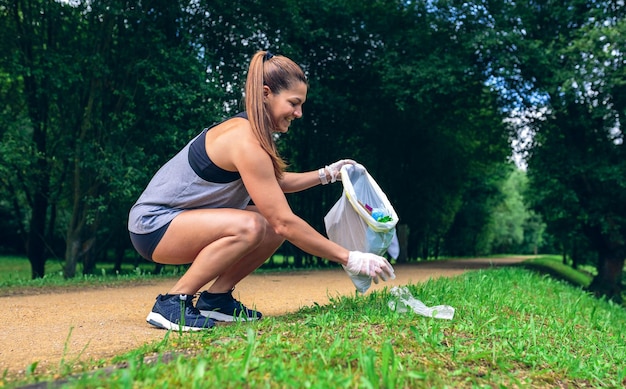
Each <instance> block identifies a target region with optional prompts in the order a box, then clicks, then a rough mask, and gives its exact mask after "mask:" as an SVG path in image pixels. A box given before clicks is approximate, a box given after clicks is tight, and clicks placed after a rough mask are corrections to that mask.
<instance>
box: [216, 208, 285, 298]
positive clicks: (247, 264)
mask: <svg viewBox="0 0 626 389" xmlns="http://www.w3.org/2000/svg"><path fill="white" fill-rule="evenodd" d="M248 210H250V211H254V212H257V210H256V207H253V206H251V207H248ZM263 220H265V218H263ZM265 223H266V224H267V221H265ZM284 241H285V239H284V238H283V237H281V236H280V235H278V234H276V233H275V232H274V230H273V229H272V227H271V226H270V225H269V224H267V225H266V227H265V235H264V236H263V239H262V240H261V244H259V245H258V246H257V247H256V249H254V250H252V251H251V252H249V253H248V254H247V255H245V256H244V257H242V258H241V260H239V261H238V262H236V263H235V264H233V265H232V266H231V267H230V268H228V269H226V271H224V272H223V273H222V274H220V275H219V276H218V277H217V279H216V280H215V282H214V283H213V284H212V285H211V287H210V288H209V292H211V293H223V292H228V291H230V290H231V289H233V288H234V287H235V285H237V283H238V282H239V281H241V280H242V279H244V278H245V277H247V276H248V275H249V274H250V273H252V272H253V271H254V270H256V269H258V268H259V267H260V266H261V265H263V263H265V261H267V259H268V258H269V257H270V256H271V255H272V254H274V252H275V251H276V250H277V249H278V248H279V247H280V245H281V244H283V242H284Z"/></svg>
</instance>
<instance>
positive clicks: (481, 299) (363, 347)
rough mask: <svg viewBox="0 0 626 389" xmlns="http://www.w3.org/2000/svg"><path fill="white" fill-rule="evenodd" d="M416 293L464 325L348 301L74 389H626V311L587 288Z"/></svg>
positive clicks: (228, 334) (479, 284) (217, 333)
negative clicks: (130, 388) (210, 388)
mask: <svg viewBox="0 0 626 389" xmlns="http://www.w3.org/2000/svg"><path fill="white" fill-rule="evenodd" d="M409 289H410V290H411V292H412V294H413V295H414V296H416V298H418V299H420V300H421V301H423V302H424V303H425V304H426V305H428V306H433V305H438V304H449V305H451V306H453V307H455V308H456V313H455V316H454V318H453V320H450V321H447V320H437V319H431V318H425V317H422V316H418V315H415V314H411V313H409V314H401V313H396V312H394V311H392V310H390V308H389V307H388V302H389V301H390V300H391V299H392V296H391V295H390V294H389V293H388V291H386V290H385V291H381V292H376V293H372V294H369V295H366V296H358V297H339V298H335V299H333V300H332V302H331V304H329V305H328V306H313V307H307V308H303V309H301V310H300V311H299V312H297V313H294V314H289V315H286V316H281V317H267V318H264V319H263V320H262V321H260V322H256V323H248V324H235V325H230V326H218V327H215V328H214V329H212V330H211V331H208V332H204V333H190V334H178V333H175V332H171V333H167V334H166V335H165V336H164V339H163V341H161V342H158V343H155V344H152V345H148V346H145V347H143V348H141V349H139V350H136V351H134V352H131V353H129V354H127V355H124V356H119V357H116V358H115V359H114V361H113V363H118V365H119V366H120V368H118V369H103V370H96V371H95V372H94V371H93V370H89V369H87V370H85V371H84V372H83V373H82V375H80V374H79V375H76V374H75V373H74V375H72V377H68V379H69V381H68V382H66V383H64V387H68V388H82V387H92V386H94V385H95V386H106V387H113V388H116V387H128V386H140V387H162V386H168V387H169V386H175V387H183V388H199V387H204V386H206V383H207V382H211V385H214V386H219V387H225V388H231V387H232V388H235V387H241V386H245V387H268V388H273V387H320V388H321V387H328V386H329V385H331V386H333V387H351V388H352V387H368V388H395V387H397V388H404V387H492V386H498V387H514V386H519V387H545V388H548V387H554V386H567V387H579V386H591V387H620V386H622V385H623V384H624V380H625V379H626V371H625V370H624V367H623V364H622V363H620V362H621V361H623V360H624V359H625V358H626V350H625V349H624V339H625V337H626V333H625V332H624V326H623V325H622V323H623V322H624V320H626V311H624V310H623V308H621V307H618V306H616V305H614V304H610V303H607V302H604V301H599V300H596V299H594V298H592V297H591V296H589V295H588V294H585V293H584V292H582V291H581V290H580V289H579V288H576V287H572V286H570V285H567V284H565V283H563V282H559V281H555V280H553V279H551V278H548V277H544V276H540V275H536V274H535V273H533V272H530V271H527V270H524V269H522V268H504V269H491V270H486V271H477V272H470V273H466V274H464V275H461V276H458V277H456V278H453V279H447V278H440V279H436V280H430V281H428V282H425V283H422V284H419V285H410V286H409ZM598 345H602V347H598ZM108 364H109V363H108V362H104V361H103V362H102V365H101V366H103V365H104V366H106V365H108ZM51 373H52V374H54V372H51ZM35 379H37V380H39V381H42V380H45V379H46V378H45V377H44V376H35V377H31V378H30V380H31V381H33V380H35Z"/></svg>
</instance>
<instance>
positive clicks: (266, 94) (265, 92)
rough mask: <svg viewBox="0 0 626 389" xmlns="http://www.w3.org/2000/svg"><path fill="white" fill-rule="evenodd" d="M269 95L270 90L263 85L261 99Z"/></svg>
mask: <svg viewBox="0 0 626 389" xmlns="http://www.w3.org/2000/svg"><path fill="white" fill-rule="evenodd" d="M270 93H272V90H271V89H270V87H269V86H267V85H263V97H267V96H269V95H270Z"/></svg>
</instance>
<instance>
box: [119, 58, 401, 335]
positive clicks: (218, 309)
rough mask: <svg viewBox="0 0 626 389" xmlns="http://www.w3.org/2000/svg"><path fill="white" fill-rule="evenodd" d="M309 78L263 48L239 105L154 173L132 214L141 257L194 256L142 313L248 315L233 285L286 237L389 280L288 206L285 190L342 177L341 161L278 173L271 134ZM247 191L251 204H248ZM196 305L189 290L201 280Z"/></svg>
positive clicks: (378, 265)
mask: <svg viewBox="0 0 626 389" xmlns="http://www.w3.org/2000/svg"><path fill="white" fill-rule="evenodd" d="M307 88H308V85H307V80H306V77H305V75H304V73H303V71H302V69H301V68H300V67H299V66H298V65H297V64H295V63H294V62H293V61H291V60H290V59H288V58H286V57H283V56H273V55H272V54H270V53H269V52H264V51H260V52H258V53H256V54H255V55H254V57H253V58H252V60H251V62H250V67H249V71H248V76H247V79H246V86H245V96H246V104H245V106H246V112H245V113H241V114H239V115H237V116H235V117H233V118H230V119H228V120H226V121H224V122H222V123H219V124H217V125H215V126H213V127H211V128H209V129H206V130H204V131H203V132H202V133H201V134H200V135H199V136H197V137H196V138H194V139H193V140H192V141H191V142H190V143H189V144H187V146H185V147H184V148H183V149H182V150H181V151H180V152H179V153H178V154H177V155H176V156H174V157H173V158H172V159H171V160H170V161H168V162H167V163H166V164H165V165H164V166H163V167H162V168H161V169H159V171H158V172H157V173H156V175H155V176H154V177H153V178H152V180H151V181H150V183H149V184H148V186H147V188H146V189H145V190H144V192H143V193H142V195H141V196H140V198H139V199H138V200H137V203H136V204H135V205H134V206H133V207H132V209H131V211H130V217H129V223H128V226H129V231H130V235H131V240H132V242H133V245H134V246H135V248H136V249H137V251H138V252H139V253H140V254H141V255H142V256H144V257H146V258H147V259H150V260H152V261H154V262H157V263H161V264H169V265H179V264H189V263H190V264H191V266H190V267H189V269H188V270H187V272H186V273H185V274H184V275H183V276H182V277H181V278H180V280H178V282H177V283H176V284H175V285H174V287H173V288H172V289H171V290H170V291H169V293H168V294H166V295H159V296H158V297H157V299H156V302H155V304H154V307H153V309H152V312H150V314H149V315H148V317H147V321H148V322H149V323H150V324H152V325H154V326H157V327H160V328H165V329H174V330H183V331H188V330H201V329H205V328H211V327H212V326H213V325H214V324H215V323H214V320H221V321H232V320H237V319H240V320H255V319H259V318H261V316H262V315H261V314H260V313H259V312H255V311H253V310H250V309H247V308H246V307H245V306H244V305H243V304H241V303H240V302H239V301H237V300H235V299H234V298H233V296H232V290H233V289H234V287H235V285H236V284H237V283H238V282H239V281H240V280H242V279H243V278H244V277H246V276H247V275H249V274H250V273H252V272H253V271H254V270H255V269H256V268H258V267H259V266H261V265H262V264H263V263H264V262H265V261H266V260H267V258H269V257H270V256H271V255H272V253H274V251H276V249H278V247H279V246H280V245H281V244H282V243H283V241H285V240H288V241H290V242H291V243H293V244H294V245H296V246H297V247H299V248H301V249H302V250H304V251H306V252H308V253H310V254H312V255H316V256H319V257H323V258H327V259H329V260H331V261H334V262H337V263H340V264H342V265H344V268H345V269H346V271H347V272H348V273H349V274H351V275H366V276H370V277H373V278H374V280H375V281H378V278H379V277H380V278H382V279H383V280H386V279H388V278H393V277H394V273H393V268H392V267H391V265H390V264H389V262H387V260H386V259H385V258H383V257H379V256H377V255H373V254H369V253H360V252H357V251H353V252H349V251H348V250H346V249H345V248H343V247H341V246H339V245H337V244H335V243H333V242H331V241H330V240H328V239H326V238H325V237H323V236H322V235H321V234H319V233H318V232H317V231H315V229H313V228H312V227H311V226H309V225H308V224H307V223H306V222H305V221H304V220H302V219H301V218H299V217H298V216H296V215H295V214H294V213H293V212H292V211H291V209H290V207H289V205H288V203H287V200H286V198H285V195H284V193H289V192H297V191H301V190H304V189H307V188H310V187H313V186H315V185H318V184H327V183H330V182H335V181H336V180H339V179H340V174H339V170H340V169H341V167H342V166H343V165H345V164H354V163H355V162H354V161H352V160H341V161H338V162H335V163H333V164H331V165H329V166H326V167H324V168H321V169H319V170H316V171H310V172H306V173H288V172H284V168H285V164H284V162H283V161H282V159H281V158H280V156H279V155H278V152H277V150H276V146H275V144H274V141H273V134H274V132H279V133H286V132H287V131H288V129H289V125H290V124H291V122H292V121H293V120H294V119H298V118H300V117H302V105H303V104H304V102H305V100H306V94H307ZM250 200H252V202H253V203H254V205H249V204H250ZM211 281H213V283H212V284H211V286H210V287H209V289H208V290H206V291H203V292H202V293H201V294H200V296H199V298H198V301H197V303H196V306H194V305H193V302H192V299H193V296H194V295H195V294H196V293H197V292H198V291H199V290H200V288H202V287H203V286H204V285H206V284H207V283H209V282H211Z"/></svg>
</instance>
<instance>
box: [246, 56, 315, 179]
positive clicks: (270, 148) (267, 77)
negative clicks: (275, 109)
mask: <svg viewBox="0 0 626 389" xmlns="http://www.w3.org/2000/svg"><path fill="white" fill-rule="evenodd" d="M298 82H304V83H305V84H308V82H307V79H306V76H305V75H304V72H303V71H302V68H300V66H298V65H297V64H296V63H295V62H293V61H292V60H290V59H289V58H287V57H284V56H282V55H272V54H271V53H269V52H268V51H258V52H257V53H256V54H254V56H253V57H252V60H251V61H250V67H249V69H248V77H247V78H246V88H245V93H246V94H245V96H246V97H245V101H246V112H247V113H248V121H249V122H250V126H251V127H252V132H253V133H254V136H255V137H256V138H257V139H258V140H259V143H260V144H261V147H262V148H263V150H265V151H266V152H267V154H268V155H269V156H270V158H271V159H272V165H273V166H274V174H275V175H276V178H281V177H282V176H283V172H284V171H285V167H286V166H287V164H286V163H285V161H284V160H283V159H282V158H281V157H280V155H279V154H278V149H277V148H276V143H275V142H274V138H273V136H272V133H273V129H274V123H273V122H272V118H271V116H270V112H269V111H268V109H267V107H266V105H265V103H264V98H263V96H264V93H263V86H265V85H266V86H267V87H269V88H270V90H271V93H273V94H277V93H280V92H281V91H283V90H285V89H290V88H291V87H292V86H294V85H295V84H296V83H298Z"/></svg>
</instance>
